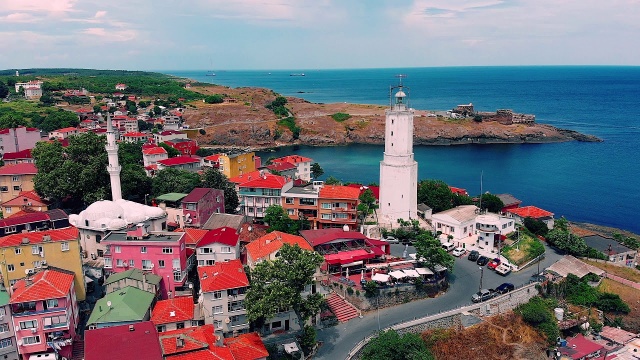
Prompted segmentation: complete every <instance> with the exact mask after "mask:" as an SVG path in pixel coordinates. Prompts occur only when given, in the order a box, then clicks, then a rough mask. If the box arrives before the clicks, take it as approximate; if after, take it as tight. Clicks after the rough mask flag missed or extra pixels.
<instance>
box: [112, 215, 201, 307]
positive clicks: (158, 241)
mask: <svg viewBox="0 0 640 360" xmlns="http://www.w3.org/2000/svg"><path fill="white" fill-rule="evenodd" d="M102 243H103V244H104V245H105V246H106V250H105V253H104V270H105V273H109V274H111V273H119V272H123V271H126V270H129V269H130V268H137V269H141V270H143V271H149V272H151V273H153V274H156V275H158V276H160V277H161V278H162V282H161V286H160V294H161V296H162V298H163V299H167V298H171V297H172V296H175V295H176V292H177V291H189V286H188V284H186V280H187V272H188V271H189V269H188V266H187V265H188V262H187V253H186V247H185V243H184V233H177V232H147V230H146V229H145V227H144V226H143V225H142V224H139V225H137V226H135V227H134V228H131V229H128V230H127V231H126V232H125V231H112V232H111V233H109V234H108V235H107V236H106V237H105V238H104V239H103V240H102Z"/></svg>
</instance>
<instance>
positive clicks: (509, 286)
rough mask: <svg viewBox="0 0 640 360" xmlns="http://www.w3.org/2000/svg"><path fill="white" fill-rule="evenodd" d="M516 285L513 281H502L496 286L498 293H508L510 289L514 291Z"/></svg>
mask: <svg viewBox="0 0 640 360" xmlns="http://www.w3.org/2000/svg"><path fill="white" fill-rule="evenodd" d="M515 288H516V287H515V286H513V284H512V283H502V284H500V286H498V287H497V288H496V292H497V293H498V294H506V293H508V292H509V291H513V290H514V289H515Z"/></svg>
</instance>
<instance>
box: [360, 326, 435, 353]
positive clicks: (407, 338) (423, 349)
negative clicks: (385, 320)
mask: <svg viewBox="0 0 640 360" xmlns="http://www.w3.org/2000/svg"><path fill="white" fill-rule="evenodd" d="M362 359H363V360H407V359H411V360H433V359H435V358H434V357H433V354H431V352H430V351H429V349H427V346H426V345H425V343H424V341H422V339H421V338H420V335H418V334H414V333H405V334H403V335H400V334H398V333H397V332H396V331H395V330H387V331H383V332H381V333H380V334H379V335H378V337H376V338H374V339H372V340H371V341H370V342H369V344H367V346H366V347H365V348H364V350H363V352H362Z"/></svg>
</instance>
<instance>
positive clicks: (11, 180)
mask: <svg viewBox="0 0 640 360" xmlns="http://www.w3.org/2000/svg"><path fill="white" fill-rule="evenodd" d="M37 173H38V169H37V168H36V165H35V164H33V163H20V164H15V165H5V166H3V167H0V204H2V203H4V202H6V201H9V200H11V199H13V198H15V197H17V196H18V195H20V192H22V191H31V190H33V177H34V176H35V175H36V174H37Z"/></svg>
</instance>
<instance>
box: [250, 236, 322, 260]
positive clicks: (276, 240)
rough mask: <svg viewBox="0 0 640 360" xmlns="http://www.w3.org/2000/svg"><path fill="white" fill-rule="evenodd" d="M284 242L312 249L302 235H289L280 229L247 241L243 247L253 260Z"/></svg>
mask: <svg viewBox="0 0 640 360" xmlns="http://www.w3.org/2000/svg"><path fill="white" fill-rule="evenodd" d="M284 244H289V245H298V246H299V247H300V248H301V249H304V250H309V251H313V248H312V247H311V245H309V243H308V242H307V240H305V239H304V238H303V237H302V236H297V235H291V234H287V233H283V232H280V231H274V232H271V233H268V234H266V235H264V236H262V237H260V238H258V239H256V240H254V241H252V242H250V243H248V244H247V245H246V247H245V249H247V255H249V256H251V259H252V260H253V261H258V260H260V259H262V258H264V257H267V256H269V254H272V253H274V252H276V251H278V250H280V248H281V247H282V246H283V245H284Z"/></svg>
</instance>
